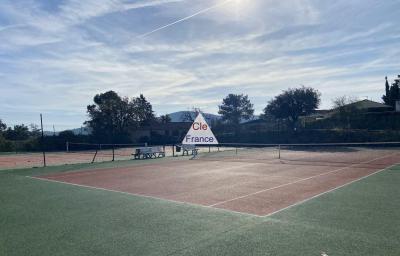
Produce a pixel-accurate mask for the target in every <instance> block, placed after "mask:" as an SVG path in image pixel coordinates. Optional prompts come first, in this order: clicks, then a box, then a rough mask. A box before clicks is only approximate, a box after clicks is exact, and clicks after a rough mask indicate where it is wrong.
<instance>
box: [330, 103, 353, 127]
mask: <svg viewBox="0 0 400 256" xmlns="http://www.w3.org/2000/svg"><path fill="white" fill-rule="evenodd" d="M355 102H357V99H356V98H352V97H347V96H341V97H337V98H336V99H334V100H333V109H334V111H335V112H336V116H337V117H338V119H339V124H340V125H341V126H342V128H350V119H352V118H353V116H355V115H357V114H358V112H359V111H358V109H357V107H356V106H355V105H354V104H353V103H355Z"/></svg>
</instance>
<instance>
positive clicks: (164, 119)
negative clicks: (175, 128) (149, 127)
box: [160, 115, 171, 124]
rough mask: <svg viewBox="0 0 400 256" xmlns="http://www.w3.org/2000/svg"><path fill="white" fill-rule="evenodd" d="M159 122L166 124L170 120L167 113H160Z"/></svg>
mask: <svg viewBox="0 0 400 256" xmlns="http://www.w3.org/2000/svg"><path fill="white" fill-rule="evenodd" d="M160 122H161V123H162V124H167V123H170V122H171V117H170V116H169V115H162V116H160Z"/></svg>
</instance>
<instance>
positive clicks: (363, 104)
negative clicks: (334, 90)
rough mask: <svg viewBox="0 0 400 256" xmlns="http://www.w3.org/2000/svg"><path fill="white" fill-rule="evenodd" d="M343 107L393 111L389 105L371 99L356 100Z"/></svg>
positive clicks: (365, 110) (370, 110)
mask: <svg viewBox="0 0 400 256" xmlns="http://www.w3.org/2000/svg"><path fill="white" fill-rule="evenodd" d="M345 107H353V108H356V109H357V110H361V111H363V112H367V113H371V112H388V111H393V108H392V107H391V106H388V105H385V104H383V103H379V102H375V101H372V100H361V101H356V102H354V103H350V104H348V105H346V106H345Z"/></svg>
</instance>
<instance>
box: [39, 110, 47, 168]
mask: <svg viewBox="0 0 400 256" xmlns="http://www.w3.org/2000/svg"><path fill="white" fill-rule="evenodd" d="M40 126H41V128H42V143H41V144H42V151H43V166H44V167H46V151H45V147H44V133H43V118H42V114H40Z"/></svg>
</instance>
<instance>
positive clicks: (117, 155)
mask: <svg viewBox="0 0 400 256" xmlns="http://www.w3.org/2000/svg"><path fill="white" fill-rule="evenodd" d="M143 146H145V144H144V143H143V144H104V143H103V144H97V143H74V142H67V143H66V152H67V153H69V154H71V155H89V156H90V159H91V162H104V161H114V160H128V159H131V158H132V154H133V153H134V151H135V149H136V148H138V147H143Z"/></svg>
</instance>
